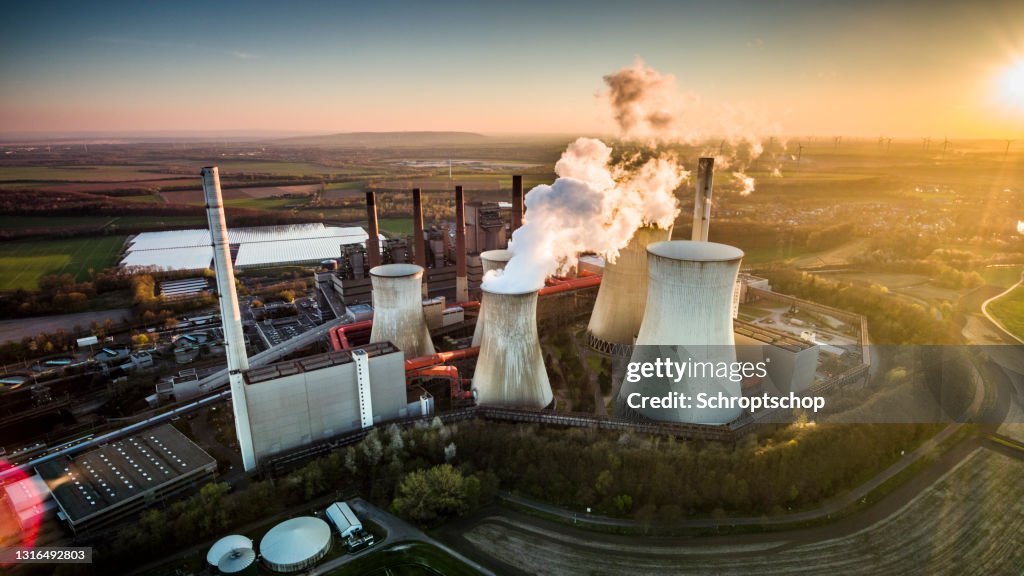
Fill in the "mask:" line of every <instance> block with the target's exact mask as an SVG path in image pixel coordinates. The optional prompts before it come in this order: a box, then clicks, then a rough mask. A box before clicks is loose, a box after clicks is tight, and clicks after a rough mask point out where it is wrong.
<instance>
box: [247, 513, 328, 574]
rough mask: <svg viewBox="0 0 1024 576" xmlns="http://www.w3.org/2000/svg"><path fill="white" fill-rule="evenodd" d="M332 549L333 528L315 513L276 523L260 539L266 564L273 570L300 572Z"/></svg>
mask: <svg viewBox="0 0 1024 576" xmlns="http://www.w3.org/2000/svg"><path fill="white" fill-rule="evenodd" d="M330 549H331V528H330V526H328V525H327V523H326V522H324V521H323V520H321V519H319V518H314V517H312V516H299V517H298V518H292V519H291V520H285V521H284V522H282V523H280V524H278V525H277V526H274V527H273V528H271V529H270V531H269V532H267V534H266V535H265V536H264V537H263V539H262V540H260V554H262V556H263V563H264V564H266V566H267V568H270V569H271V570H273V571H274V572H298V571H299V570H303V569H305V568H309V567H310V566H312V565H314V564H316V563H317V562H318V561H319V560H320V559H321V558H323V557H324V556H326V555H327V552H328V551H330Z"/></svg>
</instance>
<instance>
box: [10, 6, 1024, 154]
mask: <svg viewBox="0 0 1024 576" xmlns="http://www.w3.org/2000/svg"><path fill="white" fill-rule="evenodd" d="M634 4H637V5H634ZM703 4H704V5H699V4H695V3H694V4H691V3H685V2H664V3H662V2H640V3H632V2H622V1H616V2H608V3H601V2H595V1H590V2H559V1H556V0H549V1H544V2H537V3H529V2H521V1H516V2H501V3H486V4H485V3H483V2H466V3H443V4H437V5H435V4H434V3H429V2H404V3H397V2H366V1H359V2H280V1H279V2H273V3H265V4H263V3H255V2H247V3H237V4H235V3H231V2H197V3H192V2H187V1H177V2H166V3H163V5H162V6H153V5H150V3H148V2H123V3H105V2H91V1H90V2H67V3H48V2H35V1H33V2H18V3H14V4H11V3H9V4H8V5H7V6H6V7H5V9H4V16H3V18H2V19H0V131H3V132H24V131H59V132H64V131H157V130H301V131H316V132H331V131H354V130H472V131H481V132H557V133H575V132H605V131H608V132H610V131H611V130H612V122H611V121H610V116H609V113H608V111H607V108H606V107H605V106H604V105H603V104H602V102H601V100H600V99H598V98H597V97H596V94H597V93H598V92H599V91H600V90H601V89H602V81H601V77H602V76H603V75H604V74H608V73H610V72H613V71H615V70H617V69H619V68H622V67H624V66H628V65H630V64H631V63H632V62H633V60H634V59H635V58H636V57H642V58H643V59H644V60H646V61H647V63H648V64H649V65H651V66H653V67H654V68H657V69H658V70H660V71H662V72H664V73H671V74H674V75H675V76H676V77H677V80H678V83H679V86H680V88H682V89H683V90H685V91H688V92H693V93H696V94H699V95H700V97H701V98H702V99H704V100H705V101H708V102H723V103H725V102H728V103H732V104H735V105H737V106H741V107H749V108H750V109H751V110H755V111H757V112H758V114H762V115H763V116H764V117H765V118H766V119H768V120H770V121H771V122H774V123H777V124H778V125H779V126H781V128H782V130H783V131H784V132H785V133H787V134H822V135H832V134H848V135H864V136H878V135H882V134H886V135H892V136H927V135H931V136H934V137H942V136H943V135H948V136H950V137H968V136H982V137H988V136H995V137H1003V136H1006V137H1014V136H1016V137H1024V105H1022V103H1017V106H1016V108H1014V107H1013V106H1011V105H1009V104H1008V103H1007V102H1006V99H1005V98H1002V97H1000V93H1001V91H1000V90H999V89H998V86H997V84H998V82H997V78H998V76H999V73H1000V72H1001V71H1002V70H1005V69H1006V68H1007V67H1008V66H1010V65H1012V64H1013V63H1014V62H1015V61H1018V60H1019V59H1020V58H1024V2H1021V1H1019V0H1018V1H1010V2H955V3H954V2H949V3H947V4H949V5H948V6H944V5H942V4H943V3H941V2H869V1H861V2H837V3H836V5H834V6H832V7H826V6H823V4H824V3H823V2H820V1H816V2H776V1H765V2H749V3H729V2H706V3H703Z"/></svg>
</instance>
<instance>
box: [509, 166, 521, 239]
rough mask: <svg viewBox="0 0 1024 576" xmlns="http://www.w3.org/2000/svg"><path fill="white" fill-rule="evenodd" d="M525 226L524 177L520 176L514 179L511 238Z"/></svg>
mask: <svg viewBox="0 0 1024 576" xmlns="http://www.w3.org/2000/svg"><path fill="white" fill-rule="evenodd" d="M522 225H523V177H522V176H521V175H519V174H517V175H515V176H513V177H512V222H511V225H510V226H509V228H510V230H509V238H511V237H512V235H513V234H515V232H516V230H519V228H520V227H521V226H522Z"/></svg>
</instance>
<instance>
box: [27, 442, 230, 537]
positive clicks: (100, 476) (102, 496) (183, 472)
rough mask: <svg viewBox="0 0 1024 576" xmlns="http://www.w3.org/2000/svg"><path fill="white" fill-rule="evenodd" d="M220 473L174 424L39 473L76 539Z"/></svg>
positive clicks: (49, 464)
mask: <svg viewBox="0 0 1024 576" xmlns="http://www.w3.org/2000/svg"><path fill="white" fill-rule="evenodd" d="M216 471H217V461H216V460H214V459H213V457H211V456H210V455H209V454H207V453H206V452H205V451H204V450H203V449H202V448H200V447H199V446H198V445H197V444H195V443H194V442H192V441H191V440H189V439H188V438H187V437H185V435H184V434H182V433H181V432H179V431H178V430H177V429H176V428H174V426H172V425H170V424H164V425H162V426H158V427H156V428H152V429H150V430H146V431H144V432H141V433H139V434H136V435H135V436H129V437H127V438H124V439H122V440H116V441H114V442H111V443H110V444H105V445H103V446H100V447H99V448H96V449H94V450H90V451H89V452H86V453H84V454H79V455H77V456H74V457H64V458H58V459H56V460H50V461H49V462H44V463H42V464H40V465H39V466H37V467H36V472H37V473H38V474H39V476H40V477H42V479H43V480H44V481H45V482H46V486H47V488H48V489H49V491H50V493H51V494H52V495H53V499H54V501H55V502H56V503H57V507H58V510H59V512H58V517H59V518H60V519H61V520H63V521H65V522H66V523H67V524H68V526H69V527H70V528H71V529H72V530H73V531H75V532H76V533H77V532H81V531H82V530H90V529H94V528H99V527H102V526H106V525H109V524H111V523H114V522H117V521H119V520H123V519H124V518H126V517H128V516H130V515H133V514H135V513H138V512H141V511H142V510H143V509H144V508H147V507H149V506H152V505H153V504H155V503H157V502H160V501H162V500H165V499H166V498H168V497H170V496H173V495H175V494H178V493H181V492H184V491H188V490H193V489H196V488H198V487H199V486H201V485H202V484H204V483H205V482H206V481H207V480H209V479H211V478H212V477H213V475H214V473H215V472H216Z"/></svg>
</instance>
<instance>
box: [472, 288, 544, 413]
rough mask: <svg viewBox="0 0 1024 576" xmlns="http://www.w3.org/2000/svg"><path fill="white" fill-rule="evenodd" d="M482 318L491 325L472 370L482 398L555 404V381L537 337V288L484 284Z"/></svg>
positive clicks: (526, 404)
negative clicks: (513, 288)
mask: <svg viewBox="0 0 1024 576" xmlns="http://www.w3.org/2000/svg"><path fill="white" fill-rule="evenodd" d="M480 318H481V319H482V320H483V321H484V323H485V324H486V326H487V328H486V330H484V332H483V335H482V337H481V339H480V356H479V358H478V360H477V363H476V371H475V372H474V373H473V386H474V387H475V388H476V389H477V394H478V397H477V399H478V401H479V403H480V404H481V405H485V406H516V407H525V408H544V407H545V406H547V405H548V404H550V403H551V400H552V398H553V395H552V393H551V383H550V382H549V381H548V373H547V370H546V369H545V368H544V361H543V357H542V356H541V350H540V340H539V339H538V337H537V291H536V290H534V291H530V292H522V293H515V292H511V293H506V292H497V291H492V290H488V289H486V288H484V289H483V298H482V299H481V303H480Z"/></svg>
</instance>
